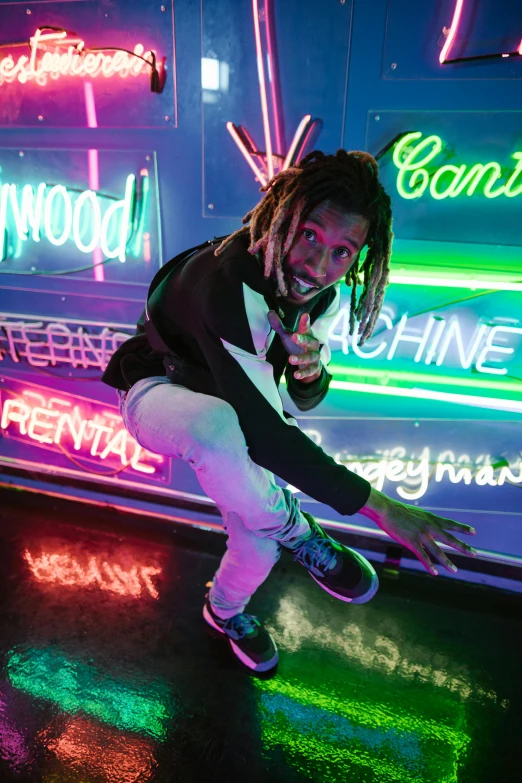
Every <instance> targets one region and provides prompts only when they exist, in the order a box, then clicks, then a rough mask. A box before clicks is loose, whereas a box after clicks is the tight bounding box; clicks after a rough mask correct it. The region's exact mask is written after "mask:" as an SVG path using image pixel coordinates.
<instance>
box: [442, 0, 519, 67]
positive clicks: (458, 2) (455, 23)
mask: <svg viewBox="0 0 522 783" xmlns="http://www.w3.org/2000/svg"><path fill="white" fill-rule="evenodd" d="M463 8H464V0H455V8H454V9H453V19H452V20H451V25H450V26H449V27H444V29H443V31H442V32H443V34H444V35H445V36H446V41H445V42H444V46H443V47H442V51H441V53H440V55H439V62H440V64H441V65H447V64H448V63H458V62H470V61H471V60H486V59H495V58H497V59H498V58H500V57H502V58H508V57H519V56H520V55H522V40H521V41H520V44H519V46H518V49H517V50H516V51H513V52H503V53H502V52H500V53H498V54H485V55H470V56H468V57H454V58H451V59H450V50H451V49H452V48H453V43H454V41H455V36H456V34H457V30H458V28H459V25H460V20H461V18H462V10H463Z"/></svg>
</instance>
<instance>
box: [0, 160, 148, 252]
mask: <svg viewBox="0 0 522 783" xmlns="http://www.w3.org/2000/svg"><path fill="white" fill-rule="evenodd" d="M142 176H143V178H144V180H147V171H146V170H145V169H144V170H143V171H142ZM143 192H144V193H145V192H146V189H145V188H144V191H143ZM106 199H107V197H106V196H103V195H102V194H100V193H97V192H95V191H93V190H84V191H80V192H79V193H78V192H75V191H72V190H69V189H67V188H66V187H65V186H64V185H48V184H47V183H45V182H41V183H40V184H39V185H37V186H36V189H35V188H34V187H33V186H32V185H24V186H22V187H21V188H20V186H18V185H15V184H13V183H7V182H6V183H4V184H3V185H1V186H0V261H4V260H5V259H6V257H7V255H8V252H9V247H8V242H7V238H8V232H7V226H8V221H9V217H10V218H11V220H10V221H9V222H10V223H12V224H13V225H14V231H15V236H16V238H17V240H18V247H17V248H16V249H14V255H15V257H16V256H17V255H19V254H20V246H21V243H23V242H26V241H27V240H28V239H29V238H31V239H32V241H33V242H40V240H41V239H42V238H44V239H45V240H46V241H48V242H49V243H50V244H52V245H55V246H56V247H59V246H60V245H63V244H65V243H66V242H67V241H68V240H71V241H72V242H74V244H75V245H76V248H77V250H79V251H80V252H81V253H92V252H93V250H94V249H95V248H100V249H101V252H102V253H103V255H104V256H105V257H106V258H118V259H119V260H120V261H122V262H124V261H125V259H126V254H127V248H128V245H129V243H130V241H131V239H132V238H133V237H134V239H135V242H134V248H133V252H134V253H136V252H139V244H140V240H141V233H142V232H141V231H140V232H135V231H134V225H133V221H134V219H135V216H134V215H133V212H134V211H135V205H136V177H135V176H134V174H129V175H128V177H127V179H126V183H125V195H124V197H123V199H113V200H112V203H111V204H110V205H109V206H108V207H107V208H106V209H105V212H104V214H103V215H102V201H103V200H105V201H106ZM145 206H146V200H145V199H143V201H142V204H141V212H142V213H143V211H144V209H145ZM138 224H139V225H140V226H141V228H143V219H142V217H141V215H140V217H139V218H138ZM136 243H138V244H137V245H136Z"/></svg>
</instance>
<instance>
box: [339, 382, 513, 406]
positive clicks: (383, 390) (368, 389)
mask: <svg viewBox="0 0 522 783" xmlns="http://www.w3.org/2000/svg"><path fill="white" fill-rule="evenodd" d="M330 388H331V389H341V390H343V391H355V392H362V393H364V394H382V395H385V396H388V397H406V398H409V399H415V400H419V399H420V400H435V401H436V402H452V403H455V404H457V405H471V406H473V407H475V408H484V409H491V410H499V411H510V412H512V413H522V402H519V401H518V400H503V399H495V398H493V397H477V396H475V395H470V394H451V393H450V392H438V391H432V390H429V389H418V388H413V389H399V388H397V387H389V386H374V385H373V384H371V383H352V382H351V381H336V380H332V381H331V382H330Z"/></svg>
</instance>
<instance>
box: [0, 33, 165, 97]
mask: <svg viewBox="0 0 522 783" xmlns="http://www.w3.org/2000/svg"><path fill="white" fill-rule="evenodd" d="M67 44H69V46H67ZM84 46H85V42H84V41H82V40H81V39H80V38H75V39H74V40H72V41H70V40H68V39H67V32H66V31H65V30H54V31H45V30H41V29H40V30H36V32H35V34H34V35H33V36H32V37H31V38H30V39H29V48H30V54H29V55H27V54H22V55H20V56H19V57H18V58H17V59H15V58H14V57H13V55H12V54H8V55H7V56H6V57H2V59H0V85H2V84H3V83H4V82H14V81H15V80H18V81H19V82H20V84H27V82H36V84H39V85H40V86H42V87H44V86H45V85H46V84H47V83H48V81H49V79H52V80H54V81H56V79H59V78H60V77H61V76H87V77H88V78H89V79H92V78H94V77H96V76H105V77H106V78H108V77H111V76H116V75H118V76H121V77H127V76H139V74H140V73H142V72H143V71H146V70H147V67H148V66H147V64H146V63H144V62H143V60H140V59H139V57H143V58H144V59H146V60H150V59H151V57H150V54H151V53H150V52H145V50H144V47H143V45H142V44H140V43H138V44H136V46H135V47H134V54H137V55H138V57H133V56H132V54H127V52H119V51H118V52H114V53H111V54H108V53H105V52H83V51H82V49H83V48H84ZM51 47H53V48H51ZM65 47H67V48H65ZM39 55H41V56H40V57H39Z"/></svg>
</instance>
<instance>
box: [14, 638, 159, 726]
mask: <svg viewBox="0 0 522 783" xmlns="http://www.w3.org/2000/svg"><path fill="white" fill-rule="evenodd" d="M7 674H8V677H9V679H10V681H11V684H12V685H13V686H14V687H15V688H18V689H19V690H22V691H24V692H26V693H30V694H31V695H32V696H35V697H37V698H40V699H47V700H49V701H51V702H53V703H54V704H57V705H58V706H59V707H60V708H61V709H62V710H64V711H65V712H67V713H69V714H76V713H78V712H82V713H85V714H87V715H93V716H94V717H95V718H97V719H98V720H100V721H102V722H103V723H108V724H110V725H111V726H116V727H117V728H119V729H125V730H127V731H135V732H140V733H143V734H146V735H148V736H150V737H154V739H158V740H162V739H164V738H165V736H166V733H167V721H168V719H169V717H170V715H171V714H172V709H169V707H170V706H171V705H170V704H169V702H170V701H171V697H170V696H169V692H168V690H167V689H166V688H165V687H164V686H161V685H158V684H149V685H147V687H146V688H145V687H137V686H135V685H132V686H131V685H127V684H124V683H122V682H118V681H116V680H113V679H112V678H110V677H108V676H107V675H105V674H102V673H100V672H98V671H97V670H96V669H94V668H93V667H91V666H87V665H85V664H84V663H81V662H79V661H71V660H69V659H68V658H66V657H65V656H64V655H62V654H61V653H59V652H57V651H56V650H53V649H43V650H35V649H29V650H24V651H23V652H11V653H10V654H9V655H8V662H7Z"/></svg>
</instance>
